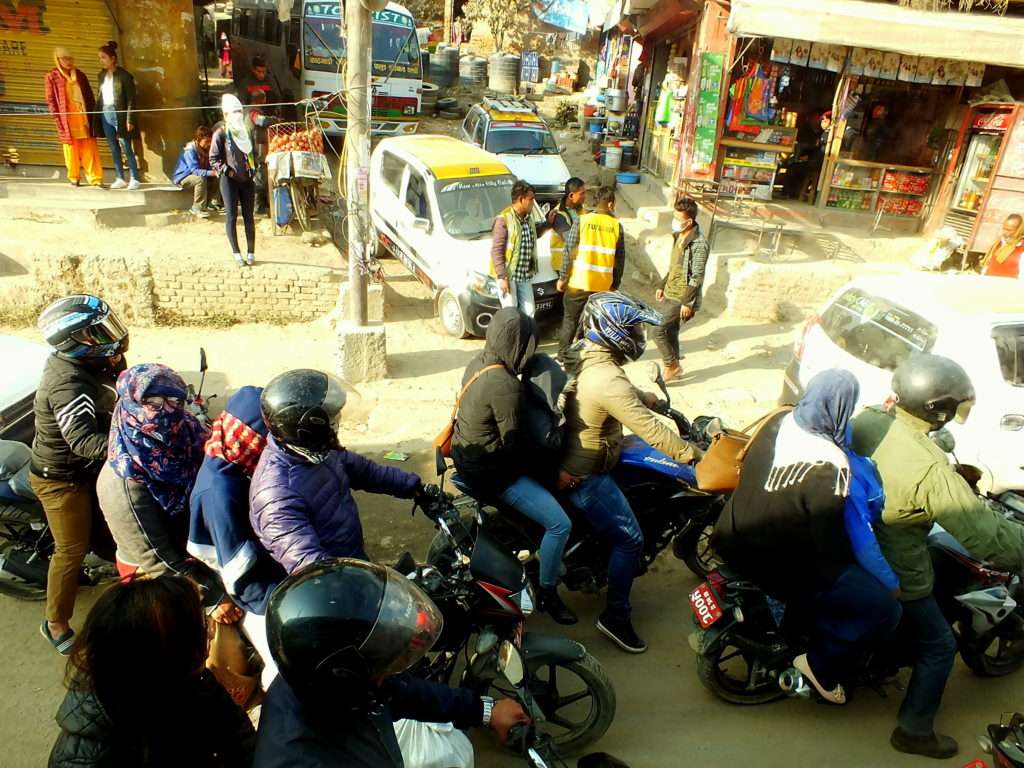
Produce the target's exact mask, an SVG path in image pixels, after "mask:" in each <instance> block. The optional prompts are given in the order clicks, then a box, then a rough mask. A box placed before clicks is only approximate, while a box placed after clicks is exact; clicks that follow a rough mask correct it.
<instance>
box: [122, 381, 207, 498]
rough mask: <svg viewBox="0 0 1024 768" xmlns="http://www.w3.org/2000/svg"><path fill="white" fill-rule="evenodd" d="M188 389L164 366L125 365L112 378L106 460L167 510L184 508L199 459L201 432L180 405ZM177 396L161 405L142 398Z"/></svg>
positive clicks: (200, 456) (203, 429)
mask: <svg viewBox="0 0 1024 768" xmlns="http://www.w3.org/2000/svg"><path fill="white" fill-rule="evenodd" d="M187 395H188V388H187V387H186V385H185V381H184V380H183V379H182V378H181V376H179V375H178V374H177V373H175V372H174V371H172V370H171V369H170V368H168V367H167V366H164V365H159V364H156V363H145V364H143V365H136V366H133V367H131V368H129V369H128V370H127V371H125V372H124V373H122V374H121V375H120V376H119V377H118V379H117V397H118V399H117V405H116V406H115V407H114V417H113V420H112V422H111V426H110V441H109V445H108V447H107V459H108V461H109V462H110V466H111V468H112V469H113V470H114V472H115V473H116V474H117V475H118V476H119V477H123V478H125V479H127V480H134V481H135V482H138V483H142V484H143V485H145V486H146V488H147V490H149V492H150V494H152V496H153V498H154V499H155V500H156V501H157V503H158V504H160V506H161V507H162V508H163V509H164V510H165V511H166V512H168V513H170V514H172V515H173V514H177V513H179V512H181V511H182V510H183V509H184V508H185V502H186V501H187V500H188V495H189V492H190V491H191V490H192V484H193V483H194V482H195V479H196V473H197V472H198V471H199V465H200V463H201V462H202V460H203V443H204V442H205V441H206V437H207V434H208V433H207V431H206V429H205V428H204V427H203V426H202V425H201V424H200V423H199V421H198V420H197V419H196V417H195V416H193V415H192V414H191V413H189V412H188V411H187V410H185V398H186V396H187ZM153 397H164V398H171V397H173V398H178V399H179V400H180V401H181V402H180V403H179V404H178V405H176V406H172V405H170V404H169V403H165V404H164V405H163V407H159V408H158V407H155V406H154V405H151V404H148V403H144V402H143V400H144V399H146V398H153Z"/></svg>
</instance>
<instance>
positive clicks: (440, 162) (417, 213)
mask: <svg viewBox="0 0 1024 768" xmlns="http://www.w3.org/2000/svg"><path fill="white" fill-rule="evenodd" d="M370 179H371V181H370V218H371V221H372V223H373V228H374V230H375V234H374V239H375V241H376V242H377V243H378V247H379V249H380V250H382V251H384V252H386V253H390V254H391V255H392V256H395V257H396V258H398V259H399V260H400V261H401V262H402V264H404V265H405V267H406V268H407V269H408V270H409V271H410V272H412V274H413V275H415V276H416V278H417V279H418V280H419V281H420V282H421V283H423V284H424V285H426V286H427V287H428V288H430V289H431V290H432V291H433V292H434V302H435V306H436V308H437V313H438V316H439V318H440V320H441V325H442V326H443V327H444V329H445V331H446V332H447V333H449V334H451V335H452V336H455V337H456V338H464V337H466V336H484V335H485V334H486V332H487V325H488V323H490V321H491V317H492V316H493V315H494V313H495V312H497V311H498V309H499V308H500V303H499V300H498V296H499V294H498V283H497V281H496V280H495V279H494V277H493V276H492V274H491V259H490V253H491V228H492V226H493V224H494V219H495V217H496V216H497V215H498V214H499V213H501V212H502V211H503V210H504V209H505V208H507V207H508V206H509V205H510V204H511V191H512V185H513V184H514V183H515V177H514V176H513V175H512V174H511V173H510V172H509V169H508V167H507V166H506V165H505V164H504V163H503V162H502V160H501V159H500V158H498V157H497V156H495V155H493V154H491V153H489V152H484V151H483V150H481V149H476V148H474V147H468V146H466V145H465V144H463V143H462V142H461V141H458V140H457V139H453V138H451V137H449V136H427V135H424V136H401V137H396V138H390V139H384V140H382V141H381V142H380V143H379V144H378V145H377V147H376V149H374V151H373V155H372V156H371V158H370ZM534 217H535V218H536V220H537V221H540V220H541V217H542V213H541V210H540V208H539V207H536V208H535V209H534ZM537 262H538V267H539V270H540V271H539V272H538V273H537V275H536V276H535V277H534V280H533V289H534V296H535V299H536V307H537V315H536V316H537V319H538V321H539V322H541V323H543V322H545V321H551V320H554V319H556V318H558V317H560V311H559V310H560V307H561V301H562V295H561V294H560V293H559V292H558V290H557V289H556V288H555V282H556V281H557V275H556V274H555V271H554V269H553V268H552V265H551V235H550V233H544V234H543V235H542V236H541V237H540V238H539V239H538V241H537Z"/></svg>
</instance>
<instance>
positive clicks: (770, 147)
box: [719, 139, 793, 152]
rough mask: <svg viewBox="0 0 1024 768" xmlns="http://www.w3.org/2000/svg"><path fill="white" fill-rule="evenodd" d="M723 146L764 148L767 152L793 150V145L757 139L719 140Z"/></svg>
mask: <svg viewBox="0 0 1024 768" xmlns="http://www.w3.org/2000/svg"><path fill="white" fill-rule="evenodd" d="M719 143H720V144H721V145H722V146H723V147H738V148H739V149H763V150H764V151H766V152H791V151H792V150H793V147H792V146H786V145H784V144H759V143H758V142H756V141H743V140H742V139H722V140H721V141H720V142H719Z"/></svg>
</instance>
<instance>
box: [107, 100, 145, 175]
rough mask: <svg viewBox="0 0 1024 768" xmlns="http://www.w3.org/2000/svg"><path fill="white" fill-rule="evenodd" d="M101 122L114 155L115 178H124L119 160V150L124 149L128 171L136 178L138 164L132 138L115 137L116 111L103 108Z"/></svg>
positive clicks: (122, 167) (122, 164) (122, 165)
mask: <svg viewBox="0 0 1024 768" xmlns="http://www.w3.org/2000/svg"><path fill="white" fill-rule="evenodd" d="M101 122H102V123H103V135H104V136H106V137H107V144H109V145H110V154H111V155H113V156H114V171H115V172H116V173H117V178H119V179H123V178H124V163H122V162H121V150H122V149H124V156H125V159H127V161H128V171H129V173H131V175H132V178H133V179H138V178H139V164H138V163H137V162H136V161H135V150H133V149H132V140H131V139H129V138H121V139H119V138H118V137H117V113H116V112H114V111H113V110H103V120H102V121H101Z"/></svg>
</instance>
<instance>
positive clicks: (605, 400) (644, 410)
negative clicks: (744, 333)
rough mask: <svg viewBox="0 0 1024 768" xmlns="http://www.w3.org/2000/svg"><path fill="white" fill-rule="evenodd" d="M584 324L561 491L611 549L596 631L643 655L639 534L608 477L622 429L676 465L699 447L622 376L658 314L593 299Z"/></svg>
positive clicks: (606, 296)
mask: <svg viewBox="0 0 1024 768" xmlns="http://www.w3.org/2000/svg"><path fill="white" fill-rule="evenodd" d="M582 322H583V334H584V335H583V339H582V340H581V341H580V342H577V344H576V345H575V346H574V347H573V348H572V349H571V350H570V353H569V356H570V361H569V362H568V363H567V366H566V370H567V371H568V372H569V373H570V374H571V375H573V377H574V379H573V381H572V382H571V383H570V385H569V388H568V390H567V395H566V403H565V416H566V437H565V444H566V448H565V455H564V457H563V460H562V471H561V473H560V477H559V487H560V488H561V489H562V490H566V491H568V492H569V499H570V501H571V502H572V504H573V505H574V506H575V507H576V508H577V509H580V510H582V511H583V513H584V514H585V515H586V518H587V520H588V522H589V523H590V524H591V525H592V526H593V527H594V528H595V529H596V530H597V531H599V532H600V533H602V534H603V535H605V536H607V538H608V539H609V541H610V542H611V544H612V553H611V557H610V558H609V561H608V598H607V606H606V608H605V611H604V613H602V614H601V617H600V618H599V619H598V622H597V628H598V630H599V631H600V632H602V633H603V634H604V635H606V636H607V637H608V638H609V639H611V640H612V641H613V642H614V643H616V644H617V645H618V646H619V647H620V648H622V649H623V650H624V651H628V652H629V653H643V652H644V651H646V650H647V644H646V643H645V642H644V641H643V640H641V639H640V637H639V635H637V633H636V631H635V630H634V628H633V624H632V620H631V607H630V604H629V592H630V588H631V587H632V584H633V578H634V577H635V576H636V572H637V568H638V565H639V562H640V554H641V552H642V551H643V545H644V539H643V533H642V532H641V530H640V525H639V524H638V523H637V520H636V516H635V515H634V514H633V510H632V509H631V508H630V506H629V502H628V501H627V500H626V497H625V496H624V495H623V494H622V491H621V490H620V489H619V487H618V486H617V485H616V484H615V481H614V480H613V479H612V477H611V475H609V474H608V472H609V471H610V470H611V469H612V468H613V467H614V466H615V465H616V463H618V460H619V453H620V452H621V448H622V438H623V431H622V428H623V426H625V427H627V428H629V429H630V430H631V431H632V432H633V433H634V434H636V435H638V436H639V437H640V438H641V439H643V440H646V441H647V442H648V443H650V444H651V445H652V446H653V447H655V448H657V449H658V450H659V451H662V452H663V453H665V454H667V455H668V456H670V457H671V458H673V459H674V460H676V461H681V462H690V461H694V460H696V459H697V458H699V456H700V449H698V448H696V447H695V446H693V445H691V444H689V443H688V442H686V441H685V440H683V439H682V438H681V437H679V436H678V435H677V434H675V433H674V432H673V431H672V430H671V429H669V428H668V427H667V426H665V424H664V423H663V422H661V421H659V420H658V419H657V418H656V417H655V415H654V413H653V412H652V411H651V410H650V409H651V408H652V407H653V406H654V404H655V403H656V402H657V397H656V396H655V395H653V394H652V393H649V392H640V391H639V390H637V389H636V388H635V387H634V386H633V385H632V384H631V383H630V381H629V379H628V378H627V377H626V374H625V371H623V370H622V364H623V363H624V362H625V361H626V360H636V359H638V358H639V357H640V356H641V355H642V354H643V351H644V347H645V345H646V342H645V339H644V333H643V327H642V326H643V324H644V323H648V324H652V325H653V324H656V323H659V322H661V316H660V315H659V314H658V313H657V312H655V311H653V310H651V309H647V308H646V307H643V306H641V305H639V304H638V303H637V302H635V301H633V300H632V299H630V298H629V297H628V296H626V295H624V294H622V293H612V292H608V293H596V294H594V295H593V296H592V297H591V298H590V301H589V302H588V303H587V308H586V309H585V310H584V313H583V320H582ZM573 358H575V359H573Z"/></svg>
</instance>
